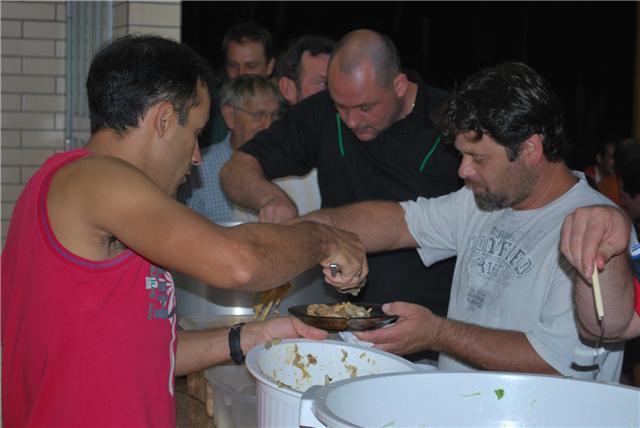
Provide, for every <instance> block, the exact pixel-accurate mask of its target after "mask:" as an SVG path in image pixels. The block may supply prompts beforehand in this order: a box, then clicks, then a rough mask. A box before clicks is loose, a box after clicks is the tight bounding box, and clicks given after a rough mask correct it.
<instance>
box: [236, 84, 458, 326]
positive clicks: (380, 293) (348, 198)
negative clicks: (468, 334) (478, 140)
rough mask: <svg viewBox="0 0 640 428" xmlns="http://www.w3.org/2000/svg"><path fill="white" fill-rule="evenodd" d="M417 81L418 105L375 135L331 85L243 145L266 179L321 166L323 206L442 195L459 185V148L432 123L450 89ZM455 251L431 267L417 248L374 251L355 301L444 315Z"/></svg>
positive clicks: (299, 104)
mask: <svg viewBox="0 0 640 428" xmlns="http://www.w3.org/2000/svg"><path fill="white" fill-rule="evenodd" d="M407 75H408V77H409V80H411V81H413V82H414V83H417V84H418V92H417V95H416V103H415V107H414V108H413V110H412V111H411V113H410V114H409V115H408V116H407V117H405V118H404V119H402V120H400V121H398V122H396V123H394V124H393V125H392V126H390V127H389V128H388V129H386V130H385V131H384V132H382V133H380V134H379V135H378V136H377V137H376V138H375V139H373V140H371V141H366V142H365V141H360V140H358V138H357V137H356V136H355V134H353V132H351V130H350V129H349V128H348V127H347V126H346V125H345V124H344V122H342V121H341V120H339V116H338V115H337V110H336V108H335V105H334V104H333V101H332V100H331V98H330V96H329V92H328V91H323V92H320V93H318V94H315V95H313V96H311V97H309V98H306V99H305V100H303V101H301V102H300V103H298V104H296V105H294V106H293V107H291V108H290V109H289V111H288V112H287V113H286V114H285V115H284V117H283V118H282V119H281V120H279V121H277V122H274V123H273V124H272V125H271V127H270V128H269V129H267V130H264V131H262V132H260V133H258V134H257V135H256V136H255V137H254V138H253V139H252V140H250V141H249V142H247V143H246V144H245V145H243V146H242V147H241V148H240V150H242V151H244V152H246V153H248V154H251V155H253V156H254V157H255V158H256V159H257V160H258V161H259V162H260V164H261V166H262V168H263V170H264V173H265V175H266V176H267V177H268V178H269V179H274V178H278V177H285V176H288V175H304V174H306V173H307V172H309V171H310V170H311V169H312V168H314V167H317V168H318V183H319V186H320V194H321V196H322V206H323V207H336V206H340V205H344V204H348V203H352V202H358V201H365V200H394V201H404V200H408V199H416V198H417V197H418V196H425V197H433V196H440V195H445V194H447V193H450V192H453V191H455V190H457V189H459V188H460V186H461V181H460V180H459V178H458V176H457V168H458V165H459V160H458V158H457V156H456V154H455V150H454V149H453V148H452V147H451V146H448V145H445V144H439V143H438V138H437V137H438V135H437V133H436V131H435V130H434V129H433V128H432V126H431V124H430V122H431V121H430V114H431V111H432V110H433V108H434V107H435V106H436V105H437V104H438V102H439V101H440V100H442V99H443V98H444V97H445V96H446V93H445V92H443V91H441V90H439V89H436V88H433V87H430V86H428V85H425V84H424V83H423V82H422V80H421V79H420V76H419V75H418V74H417V73H415V72H407ZM453 267H454V259H449V260H446V261H442V262H440V263H437V264H435V265H433V266H431V267H429V268H426V267H425V266H424V265H423V264H422V262H421V261H420V258H419V257H418V254H417V252H416V251H415V250H401V251H392V252H386V253H378V254H371V255H369V270H370V273H369V279H368V282H367V285H366V287H364V288H363V290H362V291H361V292H360V294H359V295H358V297H357V298H355V299H352V300H354V301H361V302H369V303H385V302H389V301H394V300H403V301H408V302H413V303H419V304H421V305H424V306H426V307H428V308H430V309H432V310H433V311H434V312H435V313H437V314H439V315H446V309H447V306H448V302H449V291H450V288H451V279H452V276H453Z"/></svg>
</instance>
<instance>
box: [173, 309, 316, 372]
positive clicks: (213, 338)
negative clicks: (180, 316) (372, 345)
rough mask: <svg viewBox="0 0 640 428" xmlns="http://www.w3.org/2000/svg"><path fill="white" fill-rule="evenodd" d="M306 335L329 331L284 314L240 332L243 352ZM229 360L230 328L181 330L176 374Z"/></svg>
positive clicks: (246, 325) (308, 337)
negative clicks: (275, 340)
mask: <svg viewBox="0 0 640 428" xmlns="http://www.w3.org/2000/svg"><path fill="white" fill-rule="evenodd" d="M296 337H304V338H307V339H315V340H322V339H325V338H326V337H327V332H326V331H324V330H319V329H317V328H314V327H311V326H309V325H307V324H304V323H303V322H301V321H300V320H298V319H297V318H293V317H282V318H273V319H271V320H268V321H258V322H252V323H248V324H245V325H244V326H243V327H242V330H241V331H240V346H241V348H242V352H243V354H244V355H247V352H249V350H250V349H251V348H253V347H254V346H258V345H261V344H263V343H265V342H268V341H269V340H271V339H276V338H279V339H289V338H296ZM229 360H230V351H229V329H228V328H217V329H214V330H204V331H180V332H178V350H177V352H176V376H182V375H185V374H189V373H193V372H195V371H198V370H202V369H204V368H207V367H211V366H214V365H217V364H222V363H224V362H226V361H229Z"/></svg>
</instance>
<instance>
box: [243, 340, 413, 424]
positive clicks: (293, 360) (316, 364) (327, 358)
mask: <svg viewBox="0 0 640 428" xmlns="http://www.w3.org/2000/svg"><path fill="white" fill-rule="evenodd" d="M267 346H268V345H267ZM246 364H247V368H248V369H249V372H250V373H251V374H252V375H253V376H254V377H255V378H256V380H257V385H256V395H257V403H258V410H257V411H258V426H261V427H298V426H299V415H300V399H301V398H302V393H303V392H304V391H306V390H307V389H308V388H310V387H311V386H313V385H324V384H325V381H326V379H327V378H326V376H328V378H330V379H331V382H336V381H339V380H341V379H350V378H352V376H365V375H372V374H378V373H394V372H406V371H414V370H417V369H418V367H417V366H416V365H415V364H413V363H412V362H410V361H408V360H405V359H404V358H401V357H398V356H397V355H393V354H390V353H387V352H383V351H380V350H377V349H373V348H370V347H366V346H362V345H356V344H349V343H345V342H339V341H335V340H324V341H313V340H305V339H290V340H283V341H282V342H280V343H278V344H275V345H272V346H270V347H268V348H267V347H265V346H258V347H255V348H253V349H252V350H251V351H249V353H248V354H247V360H246Z"/></svg>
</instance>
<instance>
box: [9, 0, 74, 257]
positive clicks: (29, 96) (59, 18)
mask: <svg viewBox="0 0 640 428" xmlns="http://www.w3.org/2000/svg"><path fill="white" fill-rule="evenodd" d="M0 16H2V60H1V64H2V85H1V87H2V89H1V90H2V110H1V111H2V115H1V117H0V120H1V123H2V129H1V131H0V132H1V134H0V147H1V150H2V152H1V155H2V162H1V170H2V176H1V183H2V192H1V200H2V212H1V213H0V215H1V218H2V245H4V237H5V235H6V230H7V227H8V224H9V219H10V217H11V212H12V210H13V205H14V203H15V201H16V199H17V197H18V195H19V194H20V192H21V191H22V188H23V187H24V183H26V181H27V180H28V179H29V177H31V175H32V174H33V172H34V171H35V170H36V169H37V168H38V166H39V165H40V164H41V163H42V161H43V160H44V159H46V158H47V157H48V156H50V155H51V154H53V153H55V152H56V151H58V150H63V149H64V100H65V96H64V92H65V87H64V85H65V75H64V72H65V68H64V66H65V65H64V62H65V58H64V50H65V23H64V21H65V3H64V2H63V1H50V2H37V3H31V2H29V3H27V2H10V1H9V2H4V1H3V2H2V3H0Z"/></svg>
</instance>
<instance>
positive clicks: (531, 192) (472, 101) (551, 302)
mask: <svg viewBox="0 0 640 428" xmlns="http://www.w3.org/2000/svg"><path fill="white" fill-rule="evenodd" d="M435 121H436V125H437V126H438V127H439V128H440V129H441V130H442V138H443V139H444V140H445V141H449V142H453V144H454V145H455V147H456V149H457V150H458V151H459V152H460V153H461V155H462V161H461V165H460V169H459V175H460V177H461V178H463V179H464V180H465V184H466V187H465V188H464V189H461V190H459V191H457V192H454V193H451V194H449V195H445V196H441V197H438V198H429V199H427V198H419V199H418V200H417V201H407V202H403V203H400V204H399V203H396V202H362V203H358V204H353V205H349V206H346V207H340V208H335V209H328V210H321V211H317V212H314V213H312V214H310V215H307V216H304V217H302V218H301V219H302V220H316V221H320V222H324V223H329V224H332V225H334V226H336V227H340V228H343V229H346V230H351V231H353V232H356V233H358V234H359V235H360V238H361V239H362V241H363V242H364V244H365V247H366V248H367V251H368V252H378V251H388V250H392V249H399V248H411V247H413V248H417V249H418V252H419V254H420V256H421V258H422V260H423V262H424V263H425V264H426V265H431V264H433V263H435V262H437V261H439V260H442V259H445V258H447V257H451V256H454V255H457V256H458V258H457V262H456V267H455V273H454V278H453V284H452V291H451V298H450V303H449V312H448V316H447V318H442V317H438V316H436V315H434V314H433V313H432V312H431V311H429V310H428V309H427V308H424V307H422V306H419V305H415V304H409V303H405V302H393V303H390V304H386V305H385V306H384V308H383V309H384V310H385V312H387V313H389V314H396V315H398V316H399V319H398V321H397V322H396V323H395V324H394V325H392V326H390V327H388V328H384V329H379V330H374V331H369V332H361V333H358V336H359V338H360V339H361V340H366V341H370V342H373V343H375V345H376V346H377V347H379V348H380V349H383V350H386V351H390V352H394V353H398V354H407V353H412V352H416V351H420V350H424V349H432V350H436V351H439V352H440V360H439V368H440V369H441V370H470V369H482V370H496V371H516V372H528V373H547V374H560V375H564V376H572V377H580V378H586V379H598V380H606V381H617V380H618V378H619V376H620V369H621V364H622V349H623V346H622V343H613V344H608V345H607V347H606V348H599V349H597V350H596V349H595V347H594V343H586V342H585V341H584V340H583V339H581V338H580V335H579V332H578V328H577V326H576V321H575V311H574V306H573V300H572V293H571V290H572V284H573V283H574V282H587V280H586V279H585V278H583V277H582V276H581V275H580V274H578V272H577V271H576V270H575V268H574V267H573V266H572V265H571V264H570V263H568V262H567V260H566V259H565V258H564V256H563V255H562V254H561V253H560V248H559V241H560V229H561V227H562V222H563V220H564V218H565V217H566V216H567V215H568V214H570V213H571V212H573V211H574V210H575V209H576V208H577V207H580V206H584V205H592V204H612V203H611V201H609V200H608V199H606V198H605V197H604V196H602V195H600V194H598V193H597V192H596V191H594V190H592V189H591V188H590V187H589V186H588V185H587V183H586V181H585V179H584V176H582V175H581V174H580V173H574V172H572V171H571V170H569V169H568V168H567V166H566V165H565V164H564V162H563V160H562V155H563V146H564V144H565V137H564V131H563V118H562V113H561V109H560V105H559V101H558V100H557V97H556V95H555V94H554V93H553V91H552V90H551V88H550V87H549V85H548V84H547V83H546V82H545V81H544V79H542V77H541V76H539V75H538V74H537V73H536V72H535V71H534V70H532V69H531V68H529V67H528V66H526V65H525V64H521V63H505V64H500V65H498V66H496V67H492V68H487V69H484V70H481V71H480V72H478V73H476V74H475V75H473V76H471V77H470V78H469V79H467V80H466V81H465V82H464V83H463V84H462V85H460V86H459V87H458V88H457V89H456V90H455V91H454V93H453V94H452V95H451V96H450V97H449V98H448V99H447V100H445V102H443V103H442V105H441V106H440V109H439V110H438V111H437V114H436V117H435ZM616 266H618V265H616ZM620 266H623V264H620ZM627 274H628V272H626V271H624V269H622V268H620V269H617V268H616V269H611V270H605V271H603V272H602V278H603V279H606V280H613V281H615V280H617V279H619V278H622V277H623V276H624V275H627ZM420 285H421V284H416V287H419V286H420ZM389 286H390V287H393V284H389ZM610 316H613V317H615V316H616V314H611V315H610Z"/></svg>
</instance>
